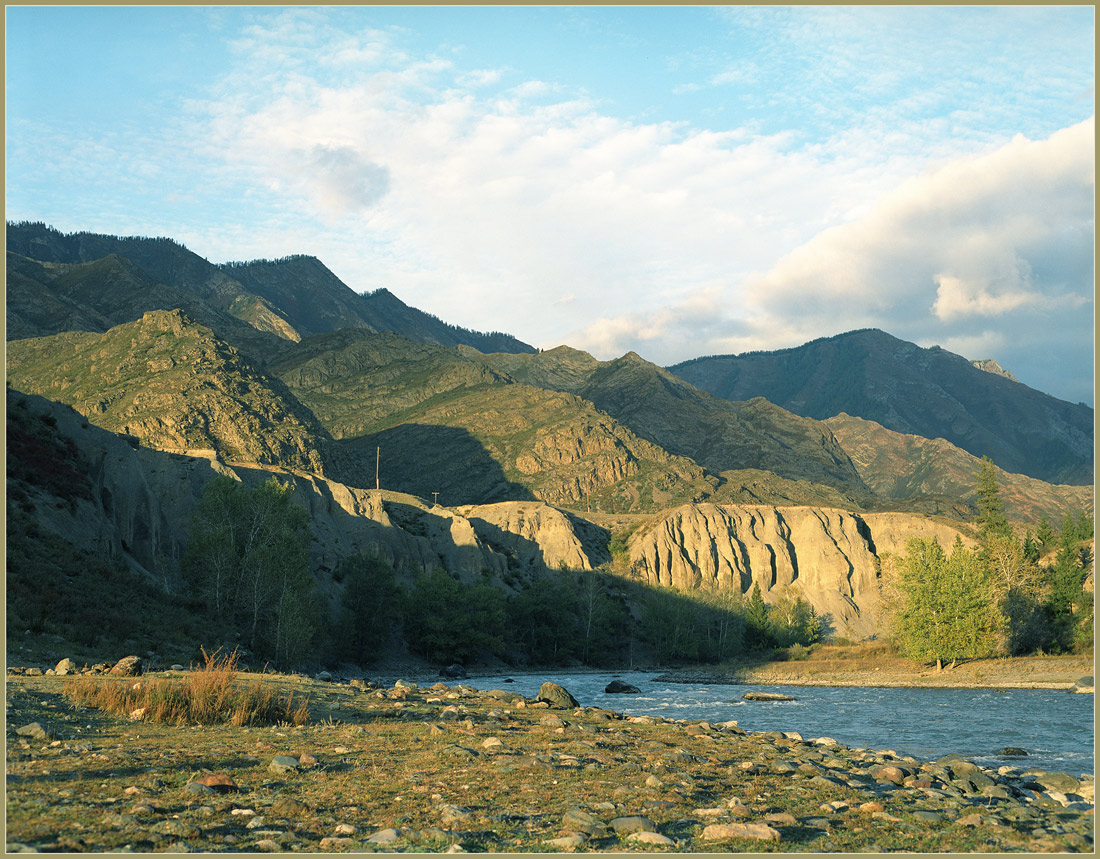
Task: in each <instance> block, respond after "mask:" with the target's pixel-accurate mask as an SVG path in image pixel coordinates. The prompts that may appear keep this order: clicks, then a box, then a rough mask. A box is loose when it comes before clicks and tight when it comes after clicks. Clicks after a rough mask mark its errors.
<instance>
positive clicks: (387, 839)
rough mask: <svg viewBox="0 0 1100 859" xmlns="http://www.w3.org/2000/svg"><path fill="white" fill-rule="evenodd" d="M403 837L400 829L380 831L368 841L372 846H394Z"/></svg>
mask: <svg viewBox="0 0 1100 859" xmlns="http://www.w3.org/2000/svg"><path fill="white" fill-rule="evenodd" d="M400 837H401V830H400V829H380V830H378V831H377V832H375V833H374V835H372V836H370V838H368V839H367V841H369V842H370V843H371V844H393V842H395V841H396V840H397V839H398V838H400Z"/></svg>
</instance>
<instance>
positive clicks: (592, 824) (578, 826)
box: [561, 808, 603, 832]
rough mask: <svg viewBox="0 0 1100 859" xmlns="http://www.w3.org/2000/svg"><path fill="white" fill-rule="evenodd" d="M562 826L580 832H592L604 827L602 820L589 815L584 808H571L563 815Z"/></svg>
mask: <svg viewBox="0 0 1100 859" xmlns="http://www.w3.org/2000/svg"><path fill="white" fill-rule="evenodd" d="M561 825H562V827H563V828H564V829H572V830H575V831H579V832H591V831H592V830H595V829H599V828H601V827H602V826H603V824H602V823H601V822H600V819H599V818H598V817H596V816H595V815H593V814H589V813H588V812H587V811H585V810H584V809H583V808H571V809H569V810H568V811H566V812H565V814H563V815H562V818H561Z"/></svg>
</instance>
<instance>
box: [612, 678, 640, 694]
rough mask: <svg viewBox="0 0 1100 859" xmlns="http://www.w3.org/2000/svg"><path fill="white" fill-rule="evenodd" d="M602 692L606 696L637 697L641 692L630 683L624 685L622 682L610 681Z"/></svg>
mask: <svg viewBox="0 0 1100 859" xmlns="http://www.w3.org/2000/svg"><path fill="white" fill-rule="evenodd" d="M603 691H604V692H606V693H607V694H608V695H639V694H641V691H642V690H641V689H639V688H638V687H637V686H635V685H633V684H632V683H624V682H623V681H622V680H612V681H611V682H610V683H608V684H607V686H606V687H605V688H604V690H603Z"/></svg>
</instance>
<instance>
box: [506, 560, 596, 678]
mask: <svg viewBox="0 0 1100 859" xmlns="http://www.w3.org/2000/svg"><path fill="white" fill-rule="evenodd" d="M576 609H577V606H576V597H575V596H574V594H573V592H572V591H571V589H570V588H568V587H566V586H565V584H564V583H563V582H561V581H558V580H555V579H551V578H549V577H538V578H536V579H535V580H534V581H532V582H530V583H529V584H526V585H525V586H523V587H522V588H520V590H519V591H518V592H517V593H515V594H513V595H512V596H511V597H509V598H508V601H507V605H506V613H507V617H508V639H509V643H510V645H511V646H512V647H514V648H516V649H518V650H520V651H521V652H522V653H523V654H524V655H526V656H527V658H528V659H529V660H530V661H531V662H534V663H536V664H538V663H542V664H558V665H560V664H562V663H564V662H568V661H569V660H570V659H572V658H573V657H574V656H575V655H576V653H577V649H578V646H579V638H580V636H579V629H578V627H579V623H578V617H577V610H576Z"/></svg>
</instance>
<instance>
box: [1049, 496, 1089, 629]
mask: <svg viewBox="0 0 1100 859" xmlns="http://www.w3.org/2000/svg"><path fill="white" fill-rule="evenodd" d="M1077 533H1078V531H1077V528H1076V523H1075V522H1074V521H1073V520H1072V517H1070V516H1069V515H1068V514H1067V516H1066V525H1064V526H1063V528H1062V532H1061V534H1060V535H1059V539H1058V553H1057V555H1056V556H1055V558H1054V564H1053V565H1052V566H1050V567H1048V568H1047V569H1046V571H1045V577H1046V585H1047V589H1046V597H1045V600H1044V602H1043V609H1044V610H1045V611H1046V613H1047V617H1048V619H1049V622H1050V645H1049V646H1050V647H1051V649H1054V650H1070V649H1075V648H1076V649H1084V648H1087V647H1090V646H1091V645H1092V620H1093V599H1092V595H1091V594H1089V593H1088V592H1087V591H1086V590H1085V580H1086V578H1087V577H1088V573H1089V570H1090V569H1092V564H1093V558H1092V553H1091V552H1090V551H1089V550H1088V549H1087V548H1083V547H1082V546H1081V545H1080V541H1079V540H1078V539H1077Z"/></svg>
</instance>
